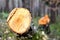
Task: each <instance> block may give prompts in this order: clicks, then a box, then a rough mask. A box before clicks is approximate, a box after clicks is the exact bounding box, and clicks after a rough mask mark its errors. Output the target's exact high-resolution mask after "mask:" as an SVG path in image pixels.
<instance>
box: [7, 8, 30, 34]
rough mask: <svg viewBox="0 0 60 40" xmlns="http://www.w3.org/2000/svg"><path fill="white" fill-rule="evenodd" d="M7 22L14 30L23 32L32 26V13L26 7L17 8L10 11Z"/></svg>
mask: <svg viewBox="0 0 60 40" xmlns="http://www.w3.org/2000/svg"><path fill="white" fill-rule="evenodd" d="M7 23H8V25H9V27H10V28H11V29H12V30H13V31H14V32H16V33H19V34H23V33H25V32H26V31H28V30H29V28H30V23H31V14H30V12H29V10H27V9H25V8H15V9H13V10H12V11H11V12H10V14H9V16H8V18H7Z"/></svg>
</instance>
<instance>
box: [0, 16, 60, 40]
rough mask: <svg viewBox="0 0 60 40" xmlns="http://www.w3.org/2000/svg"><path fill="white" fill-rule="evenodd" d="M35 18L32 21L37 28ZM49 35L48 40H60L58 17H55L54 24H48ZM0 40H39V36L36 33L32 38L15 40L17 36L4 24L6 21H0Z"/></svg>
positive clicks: (59, 19)
mask: <svg viewBox="0 0 60 40" xmlns="http://www.w3.org/2000/svg"><path fill="white" fill-rule="evenodd" d="M39 18H40V17H36V18H34V19H33V22H34V25H35V26H36V27H38V19H39ZM50 30H51V33H50V35H48V36H49V37H50V39H49V40H60V16H57V17H56V23H54V24H50ZM0 40H40V37H39V34H38V33H36V34H34V35H33V37H32V38H28V37H25V38H24V37H20V38H17V34H16V33H14V32H13V31H11V30H10V28H9V27H8V25H7V23H6V19H0Z"/></svg>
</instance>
